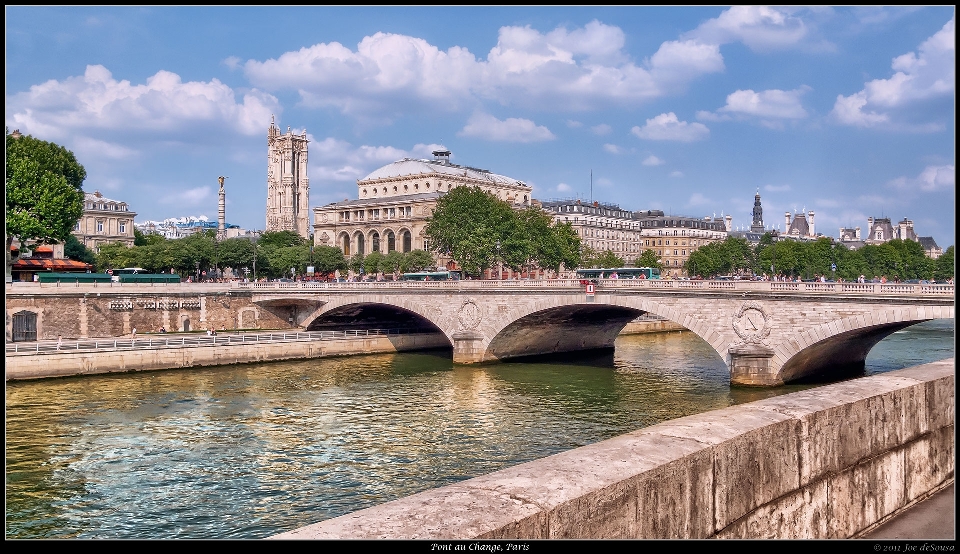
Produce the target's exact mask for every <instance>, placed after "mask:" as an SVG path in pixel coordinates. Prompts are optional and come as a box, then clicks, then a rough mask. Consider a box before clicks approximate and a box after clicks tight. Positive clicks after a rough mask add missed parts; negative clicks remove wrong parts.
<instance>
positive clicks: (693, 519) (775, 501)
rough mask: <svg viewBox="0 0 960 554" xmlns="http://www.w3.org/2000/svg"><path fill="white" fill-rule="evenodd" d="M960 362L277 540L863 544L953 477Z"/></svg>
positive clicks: (795, 398)
mask: <svg viewBox="0 0 960 554" xmlns="http://www.w3.org/2000/svg"><path fill="white" fill-rule="evenodd" d="M954 402H955V383H954V360H953V359H948V360H943V361H940V362H935V363H931V364H925V365H921V366H917V367H913V368H908V369H903V370H900V371H893V372H889V373H883V374H879V375H873V376H870V377H864V378H861V379H854V380H850V381H845V382H842V383H836V384H831V385H825V386H822V387H818V388H814V389H808V390H805V391H802V392H796V393H791V394H786V395H782V396H777V397H774V398H769V399H766V400H761V401H757V402H752V403H749V404H741V405H738V406H732V407H729V408H724V409H720V410H714V411H711V412H707V413H703V414H698V415H693V416H689V417H684V418H680V419H676V420H672V421H668V422H665V423H661V424H659V425H654V426H651V427H647V428H644V429H641V430H639V431H635V432H633V433H628V434H625V435H621V436H618V437H615V438H613V439H610V440H606V441H603V442H600V443H596V444H592V445H589V446H585V447H582V448H578V449H575V450H570V451H567V452H563V453H561V454H557V455H554V456H550V457H547V458H543V459H540V460H536V461H533V462H529V463H526V464H521V465H518V466H515V467H511V468H508V469H504V470H501V471H497V472H495V473H491V474H489V475H484V476H482V477H477V478H474V479H470V480H467V481H462V482H459V483H457V484H454V485H450V486H446V487H442V488H438V489H433V490H429V491H425V492H422V493H419V494H415V495H413V496H409V497H406V498H402V499H399V500H396V501H394V502H389V503H387V504H383V505H380V506H376V507H373V508H369V509H366V510H361V511H358V512H355V513H352V514H348V515H345V516H341V517H338V518H334V519H330V520H327V521H324V522H321V523H317V524H314V525H310V526H307V527H304V528H301V529H297V530H294V531H290V532H287V533H283V534H280V535H276V536H275V537H273V538H281V539H340V538H403V539H546V538H584V539H600V538H611V539H615V538H782V539H787V538H811V539H837V538H852V537H860V536H863V535H864V534H866V533H868V532H870V531H871V530H873V529H875V528H876V527H877V526H878V525H880V524H882V523H884V522H886V521H888V520H890V519H891V518H892V517H894V516H895V515H897V514H899V513H901V512H902V511H904V510H906V509H908V508H910V507H911V506H913V505H915V504H916V503H917V502H919V501H921V500H923V499H924V498H926V497H928V496H929V495H931V494H933V493H935V492H936V491H939V490H940V489H942V488H944V487H946V486H949V484H950V483H952V482H953V480H954V470H955V468H954V464H955V444H954Z"/></svg>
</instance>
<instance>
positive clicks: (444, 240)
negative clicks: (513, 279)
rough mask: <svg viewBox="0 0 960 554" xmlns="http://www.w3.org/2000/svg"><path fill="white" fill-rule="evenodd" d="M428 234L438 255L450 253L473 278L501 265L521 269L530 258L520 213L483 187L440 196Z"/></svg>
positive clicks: (428, 223) (463, 189)
mask: <svg viewBox="0 0 960 554" xmlns="http://www.w3.org/2000/svg"><path fill="white" fill-rule="evenodd" d="M425 234H426V236H427V237H429V238H430V241H431V244H432V245H433V249H434V250H435V251H436V252H439V253H441V254H449V255H450V257H452V258H453V259H454V260H456V261H457V262H458V263H459V264H460V267H461V268H463V270H464V271H465V272H466V273H467V274H470V275H480V274H481V273H483V271H484V270H486V269H489V268H491V267H493V266H494V265H496V264H497V263H501V262H502V263H504V264H505V265H507V266H509V267H512V268H514V269H519V268H520V267H521V266H522V265H523V264H524V263H525V262H526V261H527V260H528V258H529V256H528V251H529V250H528V248H529V247H528V244H527V240H526V236H525V234H524V233H523V231H522V229H520V223H519V219H518V217H517V214H516V212H515V211H514V210H513V208H512V207H510V205H509V204H507V203H506V202H504V201H502V200H499V199H497V198H496V197H495V196H493V195H492V194H489V193H487V192H484V191H483V190H481V189H480V188H479V187H457V188H455V189H453V190H452V191H450V192H448V193H446V194H445V195H443V196H442V197H440V199H438V200H437V205H436V209H434V211H433V215H432V216H431V217H430V219H429V221H428V222H427V226H426V229H425ZM388 257H389V255H388Z"/></svg>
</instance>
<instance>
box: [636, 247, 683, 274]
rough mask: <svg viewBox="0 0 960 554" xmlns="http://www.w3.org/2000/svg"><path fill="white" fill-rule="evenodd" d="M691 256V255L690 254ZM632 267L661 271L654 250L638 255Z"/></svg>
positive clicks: (660, 263)
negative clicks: (651, 268)
mask: <svg viewBox="0 0 960 554" xmlns="http://www.w3.org/2000/svg"><path fill="white" fill-rule="evenodd" d="M690 255H691V256H692V255H693V254H692V253H691V254H690ZM634 265H635V266H637V267H655V268H657V269H663V263H662V262H661V261H660V258H658V257H657V253H656V251H654V250H644V251H643V253H641V254H640V257H639V258H637V259H636V261H635V262H634Z"/></svg>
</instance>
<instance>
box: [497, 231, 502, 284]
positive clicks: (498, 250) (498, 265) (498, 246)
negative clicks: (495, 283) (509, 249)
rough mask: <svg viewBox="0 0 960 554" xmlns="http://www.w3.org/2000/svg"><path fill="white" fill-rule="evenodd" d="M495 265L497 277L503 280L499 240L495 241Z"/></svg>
mask: <svg viewBox="0 0 960 554" xmlns="http://www.w3.org/2000/svg"><path fill="white" fill-rule="evenodd" d="M497 267H498V275H497V279H498V280H500V281H503V260H502V259H501V258H500V241H499V240H498V241H497Z"/></svg>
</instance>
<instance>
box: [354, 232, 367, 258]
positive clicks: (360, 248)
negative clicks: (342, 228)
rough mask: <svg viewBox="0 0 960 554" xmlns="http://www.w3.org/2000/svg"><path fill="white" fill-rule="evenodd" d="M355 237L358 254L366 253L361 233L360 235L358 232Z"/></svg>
mask: <svg viewBox="0 0 960 554" xmlns="http://www.w3.org/2000/svg"><path fill="white" fill-rule="evenodd" d="M356 238H357V254H360V255H361V256H363V255H364V254H366V251H365V250H364V248H363V247H364V244H363V235H361V234H360V233H357V237H356Z"/></svg>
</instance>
